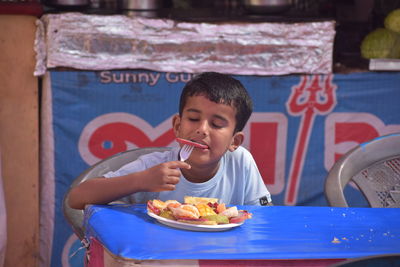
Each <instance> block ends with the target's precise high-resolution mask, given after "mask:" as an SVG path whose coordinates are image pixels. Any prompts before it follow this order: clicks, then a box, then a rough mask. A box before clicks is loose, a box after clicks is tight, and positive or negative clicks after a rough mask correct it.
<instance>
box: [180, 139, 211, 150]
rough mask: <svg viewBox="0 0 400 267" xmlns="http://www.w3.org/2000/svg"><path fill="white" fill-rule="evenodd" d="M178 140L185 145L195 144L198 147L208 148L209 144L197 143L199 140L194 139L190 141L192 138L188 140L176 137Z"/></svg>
mask: <svg viewBox="0 0 400 267" xmlns="http://www.w3.org/2000/svg"><path fill="white" fill-rule="evenodd" d="M176 141H177V142H178V143H181V144H183V145H189V146H194V147H197V148H208V146H207V145H204V144H200V143H197V142H194V141H190V140H187V139H183V138H176Z"/></svg>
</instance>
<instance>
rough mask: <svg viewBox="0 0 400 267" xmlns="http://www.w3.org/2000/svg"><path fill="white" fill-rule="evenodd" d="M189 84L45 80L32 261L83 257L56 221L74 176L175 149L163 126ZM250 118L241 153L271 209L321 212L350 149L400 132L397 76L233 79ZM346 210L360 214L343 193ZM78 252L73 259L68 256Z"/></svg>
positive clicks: (154, 79)
mask: <svg viewBox="0 0 400 267" xmlns="http://www.w3.org/2000/svg"><path fill="white" fill-rule="evenodd" d="M192 76H193V74H188V73H167V72H155V71H147V70H123V71H122V70H121V71H96V72H94V71H51V72H49V73H48V74H47V76H46V79H45V84H44V91H43V109H42V114H43V120H42V121H43V123H44V125H43V126H42V134H43V136H42V144H43V149H42V155H43V156H42V177H43V181H42V188H41V190H42V204H41V213H42V214H41V218H42V222H41V231H42V232H41V242H42V251H41V259H42V261H43V265H44V266H48V265H50V264H51V266H83V260H82V255H83V250H79V248H80V247H81V245H80V243H79V242H78V240H77V239H76V237H75V236H74V235H73V234H72V231H71V228H70V226H69V225H68V224H67V223H66V221H65V219H64V217H63V214H62V208H61V207H62V200H63V197H64V194H65V192H66V190H67V189H68V188H69V186H70V184H71V183H72V181H73V180H74V179H75V178H76V177H77V176H79V174H80V173H81V172H83V171H84V170H85V169H87V168H88V167H89V166H91V165H92V164H94V163H96V162H98V161H99V160H101V159H104V158H106V157H109V156H111V155H113V154H115V153H118V152H121V151H125V150H127V149H132V148H135V147H147V146H175V145H176V143H175V141H174V135H173V131H172V121H171V118H172V116H173V115H174V114H176V113H177V112H178V105H179V96H180V93H181V90H182V88H183V86H184V85H185V83H186V82H187V81H189V80H190V79H191V77H192ZM234 77H235V78H237V79H239V80H240V81H241V82H242V83H243V85H244V86H245V87H246V88H247V89H248V91H249V93H250V95H251V97H252V98H253V102H254V113H253V115H252V116H251V118H250V120H249V122H248V124H247V126H246V128H245V130H244V132H245V141H244V144H243V146H245V147H246V148H248V149H249V150H250V151H251V153H252V154H253V156H254V158H255V160H256V162H257V165H258V167H259V169H260V172H261V174H262V176H263V179H264V181H265V183H266V185H267V187H268V188H269V190H270V192H271V194H272V199H273V202H274V204H275V205H307V206H326V205H327V202H326V200H325V197H324V182H325V178H326V175H327V173H328V171H329V169H330V168H331V167H332V165H333V163H334V162H335V161H336V160H337V159H338V158H339V157H340V156H341V155H343V154H344V153H345V152H347V151H348V150H349V149H351V148H352V147H354V146H355V145H357V144H359V143H361V142H365V141H367V140H370V139H372V138H374V137H377V136H380V135H385V134H389V133H393V132H400V116H399V115H398V114H399V112H400V105H399V100H398V99H400V90H399V89H400V88H399V87H400V86H399V85H400V74H399V73H353V74H335V75H333V74H332V75H293V76H271V77H263V76H240V75H234ZM346 195H348V198H349V200H348V202H349V203H350V204H351V205H352V206H361V207H362V206H367V203H366V202H365V200H364V199H363V198H362V196H361V194H360V193H359V192H358V190H357V189H355V188H353V187H351V186H350V187H349V188H348V189H346ZM74 252H77V253H76V254H75V256H73V257H70V255H71V254H73V253H74Z"/></svg>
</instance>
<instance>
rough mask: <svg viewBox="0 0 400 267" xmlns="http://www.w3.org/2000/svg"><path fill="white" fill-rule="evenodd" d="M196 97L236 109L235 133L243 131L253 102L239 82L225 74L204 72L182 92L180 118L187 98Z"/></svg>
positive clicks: (251, 110)
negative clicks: (199, 96)
mask: <svg viewBox="0 0 400 267" xmlns="http://www.w3.org/2000/svg"><path fill="white" fill-rule="evenodd" d="M198 95H201V96H205V97H206V98H208V99H209V100H210V101H212V102H215V103H220V104H226V105H230V106H232V107H234V108H235V109H236V127H235V133H236V132H239V131H242V130H243V128H244V126H245V125H246V123H247V121H248V119H249V118H250V115H251V113H252V112H253V102H252V100H251V98H250V96H249V94H248V93H247V91H246V88H244V86H243V85H242V83H241V82H240V81H238V80H236V79H234V78H232V77H231V76H229V75H226V74H221V73H216V72H204V73H201V74H199V75H197V76H195V77H194V78H193V79H192V80H190V81H189V82H188V83H187V84H186V85H185V87H184V88H183V90H182V94H181V98H180V102H179V115H180V116H182V112H183V108H184V107H185V105H186V100H187V98H188V97H190V96H198Z"/></svg>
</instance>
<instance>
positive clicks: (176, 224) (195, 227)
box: [147, 211, 244, 231]
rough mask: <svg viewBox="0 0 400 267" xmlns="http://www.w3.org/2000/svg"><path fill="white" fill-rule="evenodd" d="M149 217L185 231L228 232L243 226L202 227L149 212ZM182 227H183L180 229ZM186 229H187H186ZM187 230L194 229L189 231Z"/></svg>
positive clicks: (233, 224)
mask: <svg viewBox="0 0 400 267" xmlns="http://www.w3.org/2000/svg"><path fill="white" fill-rule="evenodd" d="M147 215H149V216H150V217H152V218H154V219H156V220H157V221H158V222H160V223H162V224H164V225H168V226H171V227H173V228H176V229H185V230H194V229H198V230H200V229H201V230H209V231H218V230H220V231H224V230H228V229H231V228H234V227H238V226H241V225H242V224H243V223H244V221H243V222H241V223H227V224H217V225H202V224H191V223H184V222H178V221H174V220H170V219H167V218H164V217H161V216H158V215H157V214H155V213H153V212H151V211H147ZM180 226H182V227H180ZM184 227H186V228H184ZM187 228H193V229H187Z"/></svg>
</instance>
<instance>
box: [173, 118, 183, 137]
mask: <svg viewBox="0 0 400 267" xmlns="http://www.w3.org/2000/svg"><path fill="white" fill-rule="evenodd" d="M180 126H181V117H180V116H179V114H175V115H174V117H173V118H172V129H173V130H174V133H175V136H178V135H177V134H178V132H179V128H180Z"/></svg>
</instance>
